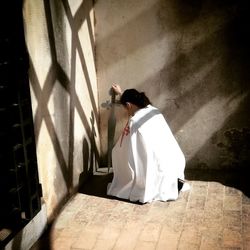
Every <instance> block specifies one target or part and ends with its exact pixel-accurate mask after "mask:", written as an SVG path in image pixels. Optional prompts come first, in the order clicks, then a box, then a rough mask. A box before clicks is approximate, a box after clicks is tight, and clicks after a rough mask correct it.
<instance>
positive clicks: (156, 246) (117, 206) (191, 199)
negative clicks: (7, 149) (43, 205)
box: [32, 176, 250, 250]
mask: <svg viewBox="0 0 250 250" xmlns="http://www.w3.org/2000/svg"><path fill="white" fill-rule="evenodd" d="M98 178H99V180H98ZM108 179H109V180H110V176H109V177H96V180H93V181H92V182H91V183H89V184H88V185H86V187H85V188H83V189H82V190H80V191H81V193H80V192H79V193H77V194H76V195H75V196H74V197H73V198H72V199H71V200H70V201H69V202H68V203H67V204H66V206H65V207H64V208H63V209H62V211H61V213H60V215H59V216H58V218H57V219H56V220H55V222H54V223H53V225H52V227H51V229H50V231H49V233H47V236H46V237H43V238H42V239H41V240H40V241H39V242H37V243H36V244H35V245H34V246H33V247H32V250H36V249H46V250H47V249H53V250H69V249H71V250H85V249H93V250H106V249H112V250H123V249H124V250H130V249H131V250H132V249H133V250H168V249H180V250H182V249H183V250H189V249H190V250H195V249H200V250H216V249H228V250H229V249H243V250H248V249H249V250H250V198H249V195H246V194H245V193H244V190H240V189H238V188H236V187H233V186H227V185H225V184H222V183H220V182H218V181H208V180H206V181H199V180H195V179H193V180H188V183H189V184H190V185H191V189H190V191H187V192H184V193H181V194H180V197H179V199H178V200H177V201H172V202H159V201H156V202H152V203H150V204H144V205H141V204H136V203H130V202H126V201H123V200H118V199H110V198H109V197H107V196H106V195H105V187H106V184H107V181H108ZM97 186H98V188H97Z"/></svg>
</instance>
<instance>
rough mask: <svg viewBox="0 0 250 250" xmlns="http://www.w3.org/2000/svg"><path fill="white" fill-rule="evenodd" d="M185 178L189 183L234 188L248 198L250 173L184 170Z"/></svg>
mask: <svg viewBox="0 0 250 250" xmlns="http://www.w3.org/2000/svg"><path fill="white" fill-rule="evenodd" d="M185 177H186V179H187V180H190V181H211V182H212V181H213V182H219V183H221V184H223V185H225V186H228V187H233V188H236V189H238V190H240V191H242V193H243V194H244V195H246V196H248V197H250V185H249V179H250V178H249V177H250V171H242V170H241V171H236V170H234V171H232V170H228V171H226V170H223V171H222V170H197V169H186V172H185Z"/></svg>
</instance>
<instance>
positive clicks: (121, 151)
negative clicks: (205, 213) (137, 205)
mask: <svg viewBox="0 0 250 250" xmlns="http://www.w3.org/2000/svg"><path fill="white" fill-rule="evenodd" d="M121 139H122V143H121ZM112 167H113V173H114V177H113V180H112V183H110V184H109V185H108V188H107V194H108V195H111V196H116V197H119V198H123V199H128V200H130V201H140V202H142V203H146V202H151V201H153V200H161V201H167V200H176V199H177V198H178V178H179V179H182V180H184V169H185V157H184V154H183V152H182V151H181V149H180V147H179V145H178V143H177V141H176V139H175V137H174V135H173V133H172V132H171V129H170V128H169V126H168V124H167V122H166V120H165V118H164V117H163V115H162V114H161V113H160V112H159V110H158V109H157V108H155V107H153V106H152V105H148V106H147V107H146V108H143V109H140V110H138V111H137V112H136V113H135V115H134V116H133V117H131V118H130V120H129V133H126V134H125V135H123V138H121V137H120V138H119V140H118V142H117V143H116V145H115V146H114V148H113V151H112Z"/></svg>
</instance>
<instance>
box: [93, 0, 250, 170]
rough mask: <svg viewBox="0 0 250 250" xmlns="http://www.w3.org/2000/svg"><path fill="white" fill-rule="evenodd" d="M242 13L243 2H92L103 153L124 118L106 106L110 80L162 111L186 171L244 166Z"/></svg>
mask: <svg viewBox="0 0 250 250" xmlns="http://www.w3.org/2000/svg"><path fill="white" fill-rule="evenodd" d="M249 10H250V9H249V4H248V3H247V1H243V0H240V1H215V0H212V1H210V0H201V1H196V0H191V1H182V0H177V1H176V0H167V1H166V0H148V1H145V0H138V1H134V0H127V1H123V0H116V1H113V0H98V1H97V2H96V5H95V15H96V30H95V31H96V53H97V76H98V89H99V98H100V99H99V101H100V113H101V118H100V121H101V122H100V130H101V142H102V152H103V153H104V154H106V153H107V149H108V148H110V147H108V145H109V143H110V142H108V137H109V140H110V139H111V143H112V144H113V143H115V141H116V139H117V137H118V135H119V133H120V131H121V128H122V126H123V125H124V122H125V119H126V117H124V113H123V111H122V109H121V107H118V106H117V107H115V108H113V109H112V108H111V107H110V105H109V104H110V100H111V96H110V94H109V89H110V86H111V84H112V83H113V82H116V83H119V84H120V85H121V86H122V87H123V88H124V89H125V88H137V89H139V90H141V91H145V92H146V94H147V95H148V97H149V98H150V99H151V101H152V103H153V104H154V105H155V106H157V107H158V108H159V109H160V110H161V111H162V112H163V114H164V116H165V118H166V120H167V121H168V123H169V125H170V127H171V128H172V130H173V132H174V134H175V136H176V138H177V140H178V142H179V144H180V146H181V148H182V149H183V152H184V154H185V156H186V159H187V168H189V169H192V168H195V169H236V168H238V167H242V168H244V167H246V166H247V165H249V151H250V145H249V137H250V130H249V129H250V128H249V125H250V116H249V115H248V113H249V110H248V109H249V102H250V97H249V76H250V73H249V60H248V59H249V28H248V24H247V23H248V22H249V16H250V15H249V14H250V13H249ZM110 121H111V123H110ZM115 123H116V131H115V135H114V140H113V136H112V133H111V137H110V134H108V131H109V130H110V124H115ZM152 133H153V131H152Z"/></svg>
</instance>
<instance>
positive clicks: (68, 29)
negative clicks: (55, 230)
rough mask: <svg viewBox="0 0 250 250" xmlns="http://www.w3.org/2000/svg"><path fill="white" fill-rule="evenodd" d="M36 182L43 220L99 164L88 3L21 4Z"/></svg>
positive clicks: (29, 1)
mask: <svg viewBox="0 0 250 250" xmlns="http://www.w3.org/2000/svg"><path fill="white" fill-rule="evenodd" d="M23 14H24V23H25V35H26V43H27V46H28V51H29V55H30V85H31V94H32V106H33V114H34V125H35V134H36V142H37V158H38V168H39V178H40V182H41V183H42V188H43V197H44V200H45V202H46V205H47V210H48V216H49V217H50V216H52V215H53V212H55V211H56V208H58V207H60V204H63V202H64V200H65V199H67V198H68V197H69V196H70V195H71V194H72V192H74V189H75V188H76V187H77V185H78V184H79V182H81V181H83V180H84V178H85V177H86V176H87V175H88V173H91V172H92V171H93V168H97V167H98V164H99V134H98V128H97V124H98V121H97V120H98V118H97V116H98V111H97V109H98V98H97V83H96V71H95V62H94V27H93V26H94V12H93V6H92V1H91V0H86V1H81V0H74V1H67V0H61V1H57V0H52V1H41V0H40V1H33V0H26V1H24V11H23Z"/></svg>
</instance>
